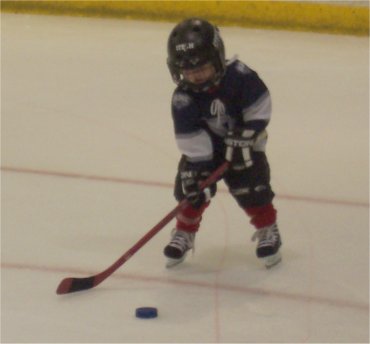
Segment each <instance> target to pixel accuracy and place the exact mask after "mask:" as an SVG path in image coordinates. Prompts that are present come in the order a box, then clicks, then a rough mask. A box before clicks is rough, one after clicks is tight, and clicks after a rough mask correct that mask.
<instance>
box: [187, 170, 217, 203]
mask: <svg viewBox="0 0 370 344" xmlns="http://www.w3.org/2000/svg"><path fill="white" fill-rule="evenodd" d="M209 175H210V172H208V171H197V170H191V169H186V170H183V171H181V172H180V177H181V182H182V190H183V192H184V195H185V196H186V198H187V200H188V202H189V203H190V204H191V205H192V206H193V207H194V208H196V209H199V208H200V207H201V206H202V205H203V204H205V203H207V202H208V201H209V200H210V199H211V198H212V197H213V196H214V195H215V193H216V188H217V186H216V184H212V185H210V186H208V187H206V188H205V189H204V190H200V187H199V185H200V183H201V182H202V181H203V180H205V179H207V177H208V176H209Z"/></svg>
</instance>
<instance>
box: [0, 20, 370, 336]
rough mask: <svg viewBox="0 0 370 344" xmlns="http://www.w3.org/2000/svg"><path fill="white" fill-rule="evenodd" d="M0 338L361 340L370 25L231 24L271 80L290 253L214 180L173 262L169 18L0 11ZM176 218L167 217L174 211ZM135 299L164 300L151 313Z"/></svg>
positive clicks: (233, 40) (247, 56)
mask: <svg viewBox="0 0 370 344" xmlns="http://www.w3.org/2000/svg"><path fill="white" fill-rule="evenodd" d="M1 18H2V23H1V25H2V27H1V29H2V37H1V40H2V51H1V55H2V61H1V67H2V75H1V81H2V94H1V98H2V99H1V100H2V132H1V134H2V222H1V225H2V228H1V234H2V247H1V249H2V256H1V258H2V284H1V286H2V308H1V311H2V312H1V318H2V320H1V322H2V323H1V325H2V334H1V339H2V342H37V343H44V342H48V343H53V342H65V343H67V342H79V343H84V342H88V343H95V342H103V343H107V342H114V343H126V342H141V343H142V342H171V343H173V342H178V343H181V342H189V343H195V342H198V343H199V342H215V343H221V342H286V343H288V342H289V343H290V342H296V343H303V342H351V343H353V342H368V340H369V308H368V307H369V289H368V287H369V232H368V229H369V201H368V196H369V195H368V191H369V188H368V187H369V180H368V173H369V170H368V168H369V145H368V130H369V124H368V121H369V66H368V63H369V51H368V48H369V44H368V38H358V37H351V36H333V35H323V34H310V33H293V32H280V31H263V30H246V29H239V28H230V27H228V28H221V32H222V35H223V37H224V40H225V44H226V49H227V55H228V57H231V56H232V55H233V54H234V53H237V54H238V56H239V58H240V59H242V60H243V61H245V62H246V63H247V64H249V65H250V67H252V68H253V69H255V70H257V71H258V73H259V74H260V76H261V77H262V78H263V79H264V81H265V82H266V84H267V85H268V86H269V88H270V90H271V93H272V97H273V108H274V109H273V119H272V121H271V124H270V126H269V143H268V150H267V152H268V156H269V160H270V163H271V168H272V184H273V187H274V190H275V192H276V194H277V197H276V200H275V204H276V207H277V209H278V211H279V225H280V229H281V233H282V236H283V246H282V254H283V262H282V264H280V265H279V266H276V267H275V268H274V269H271V270H266V269H264V267H263V266H262V265H261V263H260V262H258V261H257V259H256V257H255V253H254V250H255V244H254V243H252V242H251V241H250V238H251V236H252V234H253V229H252V227H251V226H250V225H249V222H248V219H247V218H246V216H245V215H244V213H243V212H242V211H241V210H240V209H239V208H238V207H237V206H236V204H235V202H234V201H233V200H232V198H231V197H230V196H229V195H228V194H227V192H226V189H225V187H224V186H223V185H220V190H219V193H218V195H217V196H216V197H215V199H214V200H213V202H212V205H211V207H209V209H208V210H207V212H206V214H205V216H204V220H203V223H202V228H201V231H200V232H199V233H198V235H197V239H196V250H195V254H194V256H191V255H189V257H188V259H187V261H186V262H185V263H184V264H183V265H181V266H179V267H177V268H175V269H172V270H168V269H166V268H165V259H164V257H163V255H162V249H163V247H164V245H165V244H166V243H167V241H168V239H169V235H170V230H171V228H172V227H171V226H170V225H169V226H167V227H166V228H164V229H163V230H162V231H161V232H160V233H159V234H158V235H157V236H156V237H154V238H153V239H152V240H151V241H150V242H149V243H148V244H147V245H146V246H145V247H144V248H143V249H141V250H140V251H139V252H138V253H137V254H136V255H135V256H134V257H132V259H131V260H129V261H128V262H127V263H126V264H125V265H124V266H123V267H122V268H121V269H120V270H119V271H117V272H116V273H115V274H114V275H113V276H112V277H110V278H109V279H107V280H106V281H105V282H103V284H101V285H100V286H98V287H97V288H95V289H93V290H90V291H86V292H81V293H77V294H72V295H66V296H57V295H56V294H55V289H56V287H57V285H58V283H59V282H60V281H61V280H62V279H63V278H64V277H69V276H76V277H83V276H88V275H90V274H93V273H97V272H100V271H102V270H104V269H105V268H107V267H108V266H109V265H110V264H112V263H113V262H114V261H115V260H116V259H118V258H119V257H120V256H121V255H122V254H123V253H124V252H126V251H127V250H128V249H129V248H130V247H131V246H132V245H133V244H134V243H135V242H136V241H137V240H139V239H140V238H141V237H142V236H143V235H144V234H145V233H146V232H147V231H148V230H149V229H150V228H152V227H153V226H154V225H155V224H156V223H157V222H158V221H159V220H160V219H161V218H162V217H163V216H164V215H166V214H167V213H168V212H169V211H170V210H171V209H172V208H174V206H175V205H176V203H175V201H174V199H173V196H172V184H173V180H174V174H175V170H176V166H177V162H178V159H179V153H178V151H177V148H176V145H175V142H174V137H173V129H172V122H171V116H170V98H171V92H172V90H173V88H174V85H173V84H172V81H171V78H170V76H169V73H168V71H167V67H166V63H165V59H166V40H167V36H168V33H169V31H170V30H171V28H172V27H173V24H171V23H148V22H139V21H120V20H103V19H86V18H69V17H53V16H29V15H13V14H2V15H1ZM171 225H172V224H171ZM140 306H153V307H157V308H158V313H159V316H158V318H156V319H152V320H141V319H137V318H135V309H136V308H137V307H140Z"/></svg>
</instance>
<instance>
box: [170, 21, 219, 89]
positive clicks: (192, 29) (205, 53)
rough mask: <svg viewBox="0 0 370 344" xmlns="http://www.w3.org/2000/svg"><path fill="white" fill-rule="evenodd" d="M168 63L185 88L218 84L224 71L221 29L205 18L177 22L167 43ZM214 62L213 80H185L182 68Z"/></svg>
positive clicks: (173, 75) (198, 87)
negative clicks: (202, 81)
mask: <svg viewBox="0 0 370 344" xmlns="http://www.w3.org/2000/svg"><path fill="white" fill-rule="evenodd" d="M167 51H168V57H167V65H168V68H169V70H170V73H171V76H172V79H173V81H174V82H175V83H176V84H177V85H179V86H180V87H182V88H184V89H189V88H190V89H192V90H194V91H202V90H206V89H208V88H209V87H211V86H214V85H216V84H218V83H219V81H220V79H221V78H222V76H223V75H224V73H225V68H226V67H225V66H226V62H225V48H224V43H223V41H222V38H221V37H220V34H219V30H218V28H217V27H216V26H214V25H212V24H211V23H209V22H208V21H206V20H203V19H199V18H190V19H186V20H184V21H182V22H180V23H179V24H177V25H176V26H175V27H174V28H173V30H172V31H171V33H170V36H169V38H168V44H167ZM207 62H211V63H212V64H213V66H214V67H215V69H216V75H215V77H214V79H213V80H210V81H207V82H206V83H205V84H203V85H194V84H192V83H190V82H189V81H187V80H185V79H184V77H183V75H182V70H183V69H191V68H196V67H199V66H201V65H203V64H205V63H207Z"/></svg>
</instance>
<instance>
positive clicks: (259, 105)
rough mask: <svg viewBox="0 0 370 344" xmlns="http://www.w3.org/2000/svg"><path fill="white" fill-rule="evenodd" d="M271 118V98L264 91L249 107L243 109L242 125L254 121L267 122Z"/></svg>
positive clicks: (267, 92) (268, 93)
mask: <svg viewBox="0 0 370 344" xmlns="http://www.w3.org/2000/svg"><path fill="white" fill-rule="evenodd" d="M270 118H271V97H270V92H269V91H266V92H265V93H264V94H263V95H262V96H261V97H259V98H258V99H257V100H256V101H255V102H254V103H253V104H252V105H251V106H249V107H247V108H245V109H243V120H244V123H246V122H249V121H254V120H264V121H267V122H268V121H269V120H270Z"/></svg>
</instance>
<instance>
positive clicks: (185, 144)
mask: <svg viewBox="0 0 370 344" xmlns="http://www.w3.org/2000/svg"><path fill="white" fill-rule="evenodd" d="M176 143H177V146H178V147H179V150H180V152H181V153H182V154H184V155H186V156H187V157H188V160H189V161H190V162H197V161H207V160H211V159H212V158H213V145H212V141H211V138H210V137H209V135H208V134H207V132H206V131H204V130H199V131H197V132H195V133H190V134H181V135H176Z"/></svg>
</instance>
